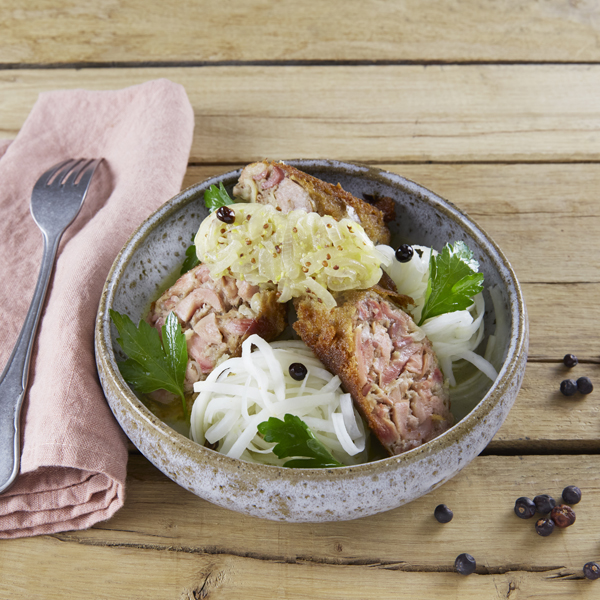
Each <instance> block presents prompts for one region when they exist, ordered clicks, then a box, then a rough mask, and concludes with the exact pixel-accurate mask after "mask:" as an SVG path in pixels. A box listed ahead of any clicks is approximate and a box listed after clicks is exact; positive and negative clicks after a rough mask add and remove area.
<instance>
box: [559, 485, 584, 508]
mask: <svg viewBox="0 0 600 600" xmlns="http://www.w3.org/2000/svg"><path fill="white" fill-rule="evenodd" d="M562 497H563V500H564V501H565V502H566V503H567V504H577V503H578V502H579V501H580V500H581V490H580V489H579V488H578V487H577V486H575V485H568V486H567V487H566V488H565V489H564V490H563V492H562Z"/></svg>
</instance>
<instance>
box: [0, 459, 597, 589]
mask: <svg viewBox="0 0 600 600" xmlns="http://www.w3.org/2000/svg"><path fill="white" fill-rule="evenodd" d="M594 465H595V457H590V456H568V457H553V458H552V459H549V458H548V457H540V456H527V457H479V458H477V459H475V461H473V462H472V463H471V464H470V465H468V466H467V467H466V468H465V469H464V470H463V471H462V472H461V473H460V474H459V475H457V476H456V477H455V478H454V479H452V480H451V481H450V482H448V483H447V484H445V485H444V486H443V487H442V488H440V489H438V490H436V491H435V492H432V493H431V494H429V495H427V496H425V497H423V498H420V499H419V500H416V501H414V502H412V503H411V504H408V505H406V506H404V507H400V508H398V509H395V510H393V511H390V512H387V513H384V514H381V515H376V516H373V517H368V518H365V519H360V520H356V521H349V522H345V523H323V524H286V523H275V522H270V521H261V520H258V519H254V518H251V517H245V516H243V515H239V514H237V513H232V512H229V511H226V510H225V509H222V508H219V507H216V506H213V505H211V504H209V503H207V502H205V501H203V500H201V499H199V498H197V497H195V496H193V495H192V494H190V493H189V492H187V491H185V490H183V489H182V488H180V487H178V486H177V485H175V484H174V483H173V482H171V481H170V480H168V479H167V478H166V477H165V476H163V475H162V474H161V473H159V472H158V471H157V470H156V469H154V467H152V466H151V465H150V464H149V463H147V461H146V460H145V459H143V458H142V457H134V458H132V460H131V463H130V466H129V473H130V477H129V480H128V497H127V501H126V504H125V507H124V508H123V509H122V510H121V511H119V512H118V513H117V515H116V516H115V517H113V518H112V519H111V520H110V521H108V522H106V523H102V524H99V525H98V526H96V527H94V528H92V529H91V530H88V531H83V532H69V533H64V534H57V535H55V536H45V537H41V538H37V539H25V540H15V541H12V542H10V543H3V544H2V545H0V559H1V560H0V597H2V598H4V597H6V598H11V599H17V598H25V597H28V598H30V597H31V595H38V596H41V597H44V598H48V599H49V600H51V599H53V598H58V597H59V594H64V592H65V590H64V588H63V586H62V585H61V583H62V582H63V581H65V580H67V581H69V593H70V594H71V595H72V596H73V597H84V595H85V592H86V590H87V591H88V592H89V590H90V589H93V590H94V593H93V597H94V598H104V597H108V596H107V595H106V596H105V595H102V594H103V593H104V594H108V593H110V597H111V598H144V599H152V598H165V597H170V598H202V597H209V598H210V597H215V598H219V599H226V598H236V597H238V598H239V597H241V596H244V597H248V598H257V599H262V598H272V597H273V594H274V593H276V595H277V597H282V598H306V597H315V598H357V599H358V598H372V597H373V590H377V596H378V597H379V596H381V597H382V598H390V599H391V598H401V599H408V598H416V597H418V598H432V599H433V598H434V597H438V598H439V597H440V596H439V594H441V593H443V594H444V595H443V597H448V598H449V597H460V598H461V599H462V598H467V599H470V598H473V599H475V598H477V599H481V598H496V597H501V598H505V597H507V594H508V592H509V591H511V593H510V598H523V599H524V598H532V597H540V598H553V597H574V596H576V597H578V598H579V597H581V598H594V597H596V596H594V594H596V593H597V589H596V587H597V586H596V587H593V584H592V583H591V582H588V581H584V580H582V575H581V568H582V566H583V564H584V563H585V562H587V561H589V560H594V559H597V558H598V556H597V553H598V544H597V540H596V532H595V524H596V515H597V513H598V510H599V509H600V506H599V505H598V502H599V500H598V498H599V497H598V490H599V486H600V476H599V475H598V474H597V469H596V468H595V466H594ZM567 484H579V485H580V487H581V488H582V491H583V499H582V501H581V503H580V504H579V505H577V506H576V507H575V509H576V513H577V520H576V522H575V524H574V525H573V526H572V527H571V528H569V529H566V530H562V531H558V532H556V531H555V532H554V533H553V534H552V536H550V537H548V538H540V537H539V536H538V535H537V534H536V533H535V532H534V530H533V520H529V521H524V520H521V519H518V518H517V517H516V516H515V515H514V513H513V506H514V501H515V499H516V498H517V497H518V496H521V495H528V496H533V495H535V494H537V493H544V492H545V493H549V494H552V495H555V496H556V497H559V496H560V493H561V491H562V489H563V487H564V486H565V485H567ZM441 502H444V503H446V504H448V506H450V507H451V508H453V510H454V519H453V520H452V521H451V522H450V523H448V524H446V525H441V524H439V523H437V521H435V519H434V518H433V509H434V507H435V506H436V505H437V504H439V503H441ZM461 552H469V553H470V554H472V555H473V556H474V557H475V558H476V560H477V562H478V569H477V575H473V576H471V577H468V578H464V577H462V576H459V575H456V574H454V573H453V572H452V569H453V564H454V559H455V557H456V556H457V555H458V554H460V553H461ZM24 565H35V573H36V576H35V577H31V575H30V573H29V572H27V571H26V570H24V569H23V566H24ZM74 573H76V574H77V576H76V577H73V574H74ZM341 582H343V584H342V583H341ZM25 590H26V591H25ZM26 594H29V595H26ZM186 594H187V595H186ZM194 594H196V595H194ZM202 594H204V595H202ZM436 594H437V596H436ZM535 594H541V595H539V596H535ZM562 594H564V595H562ZM569 594H571V595H572V596H569Z"/></svg>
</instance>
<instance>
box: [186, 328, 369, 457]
mask: <svg viewBox="0 0 600 600" xmlns="http://www.w3.org/2000/svg"><path fill="white" fill-rule="evenodd" d="M252 347H256V350H255V351H254V352H253V351H252ZM297 362H300V363H302V364H303V365H304V366H305V367H306V369H307V374H306V376H305V378H304V379H303V380H302V381H296V380H295V379H293V378H292V377H291V376H290V374H289V367H290V365H291V364H293V363H297ZM194 391H195V392H198V397H197V398H196V400H195V402H194V406H193V409H192V414H191V429H190V432H191V437H192V439H193V440H194V441H196V442H197V443H199V444H202V445H205V444H207V443H208V445H210V446H211V447H215V449H216V450H217V451H219V452H221V453H223V454H226V455H227V456H230V457H232V458H241V459H243V460H247V461H250V462H259V463H263V464H272V465H283V464H284V462H286V460H287V459H280V458H278V457H277V456H276V455H275V454H274V453H273V447H274V446H275V444H273V443H267V442H265V441H264V439H263V438H262V436H261V435H260V434H259V433H258V425H259V424H260V423H262V422H264V421H266V420H268V419H269V417H277V418H280V419H283V417H284V416H285V415H286V414H292V415H295V416H298V417H300V418H301V419H302V420H303V421H304V422H305V423H306V425H308V427H310V429H311V431H312V433H313V434H314V436H315V437H316V438H317V439H318V440H319V441H320V442H321V443H322V444H323V445H324V446H325V447H326V448H327V449H328V450H329V451H330V452H331V454H332V455H333V456H334V457H335V458H336V459H337V460H338V461H339V462H340V463H342V464H344V465H352V464H357V463H360V462H364V461H365V460H366V456H365V453H366V451H365V436H366V434H365V429H364V425H363V422H362V420H361V419H360V417H359V416H358V413H357V412H356V410H355V408H354V407H353V404H352V398H351V396H350V394H345V393H344V392H343V390H342V389H341V382H340V379H339V377H337V376H336V375H332V374H331V373H329V372H328V371H326V370H325V369H324V367H323V365H322V364H321V362H320V361H319V360H318V359H317V358H316V357H315V356H314V354H313V352H312V351H311V350H310V349H309V348H308V347H307V346H306V345H305V344H304V343H303V342H300V341H295V340H290V341H280V342H273V343H271V344H268V343H267V342H265V341H264V340H263V339H262V338H260V337H259V336H257V335H252V336H250V337H249V338H248V339H247V340H246V341H245V342H244V343H243V345H242V355H241V357H239V358H231V359H229V360H226V361H225V362H223V363H222V364H220V365H219V366H218V367H217V368H216V369H215V370H214V371H212V373H211V374H210V375H209V376H208V378H207V379H206V380H205V381H200V382H197V383H195V384H194Z"/></svg>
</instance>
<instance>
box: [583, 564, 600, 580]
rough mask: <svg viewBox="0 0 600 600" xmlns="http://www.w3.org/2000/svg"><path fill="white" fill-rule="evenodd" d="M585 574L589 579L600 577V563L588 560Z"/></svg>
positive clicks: (584, 569)
mask: <svg viewBox="0 0 600 600" xmlns="http://www.w3.org/2000/svg"><path fill="white" fill-rule="evenodd" d="M583 574H584V575H585V576H586V577H587V578H588V579H599V578H600V565H599V564H598V563H596V562H588V563H585V565H583Z"/></svg>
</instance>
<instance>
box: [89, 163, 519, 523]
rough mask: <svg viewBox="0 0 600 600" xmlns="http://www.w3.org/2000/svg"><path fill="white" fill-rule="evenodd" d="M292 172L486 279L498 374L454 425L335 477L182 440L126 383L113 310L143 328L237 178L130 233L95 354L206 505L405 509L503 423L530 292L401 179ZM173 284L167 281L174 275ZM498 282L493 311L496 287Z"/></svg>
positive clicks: (148, 443)
mask: <svg viewBox="0 0 600 600" xmlns="http://www.w3.org/2000/svg"><path fill="white" fill-rule="evenodd" d="M289 163H290V164H292V165H294V166H295V167H297V168H299V169H302V170H304V171H306V172H308V173H310V174H312V175H315V176H316V177H319V178H321V179H324V180H326V181H329V182H332V183H338V182H339V183H340V184H341V185H342V187H343V188H344V189H346V190H347V191H349V192H351V193H352V194H354V195H355V196H358V197H363V196H364V195H365V194H381V195H384V196H389V197H391V198H393V199H394V200H395V202H396V212H397V215H398V217H397V219H396V221H395V222H393V223H392V225H391V230H392V245H395V244H399V243H414V244H420V245H425V246H433V247H434V248H436V249H438V250H441V249H442V247H443V246H444V244H445V243H447V242H448V241H456V240H463V241H464V242H466V243H467V245H468V246H469V247H470V248H471V249H472V250H473V252H474V254H475V258H476V259H477V260H478V261H479V264H480V269H481V271H482V272H483V273H484V274H485V286H486V291H485V292H484V295H485V299H486V307H487V308H486V316H485V328H486V335H487V334H490V333H493V334H494V335H495V336H496V344H495V350H494V352H493V354H492V358H491V362H492V363H493V364H494V366H495V367H496V370H497V371H498V373H499V375H498V378H497V379H496V381H494V382H493V383H492V382H490V380H489V379H487V378H486V377H485V376H483V375H481V376H479V377H476V378H475V379H474V380H473V381H472V383H471V385H470V386H468V388H466V389H465V390H464V392H463V393H461V394H460V397H458V398H457V397H455V396H453V397H452V407H453V412H454V414H455V417H456V419H457V423H456V424H455V425H454V427H452V428H451V429H450V430H448V431H447V432H446V433H444V434H443V435H441V436H440V437H438V438H436V439H435V440H433V441H431V442H428V443H427V444H424V445H423V446H421V447H419V448H416V449H414V450H411V451H409V452H406V453H405V454H401V455H399V456H395V457H391V458H385V459H382V460H378V461H375V462H370V463H367V464H363V465H359V466H353V467H343V468H339V469H326V470H324V469H286V468H283V467H273V466H265V465H257V464H252V463H248V462H245V461H242V460H238V459H232V458H228V457H226V456H224V455H221V454H219V453H217V452H214V451H212V450H209V449H207V448H204V447H201V446H199V445H197V444H195V443H194V442H192V441H191V440H190V439H188V438H186V437H185V436H184V435H181V434H180V433H178V432H177V431H175V430H174V429H172V428H171V427H169V426H168V425H166V424H165V423H164V422H162V421H161V420H160V419H158V418H157V417H156V416H155V415H154V414H152V413H151V412H150V411H149V410H148V409H147V408H146V407H145V405H144V404H143V403H142V402H141V401H140V400H139V399H138V398H137V397H136V395H135V394H134V393H133V392H132V391H131V389H130V388H129V387H128V386H127V384H126V383H125V381H124V380H123V378H122V377H121V375H120V373H119V370H118V367H117V359H118V360H122V359H123V358H124V357H123V355H122V354H121V352H120V349H119V347H118V345H117V343H116V341H115V340H116V337H117V333H116V330H115V328H114V326H112V325H111V322H110V318H109V314H108V311H109V309H110V308H114V309H115V310H117V311H119V312H121V313H127V314H128V315H129V316H130V317H131V318H132V319H133V320H134V322H136V323H137V321H138V320H140V319H141V318H142V317H143V316H144V314H145V313H146V312H147V310H148V307H149V303H150V301H151V300H152V299H154V298H156V297H157V295H158V293H159V292H160V291H161V290H162V289H164V286H165V281H166V280H167V279H168V278H169V277H171V278H172V276H173V273H175V272H177V271H178V270H179V268H180V266H181V263H182V261H183V258H184V252H185V249H186V248H187V246H188V245H189V244H190V241H191V239H192V235H193V234H194V233H195V232H196V230H197V228H198V226H199V223H200V222H201V220H202V219H203V218H204V217H205V216H206V214H207V211H206V209H205V208H204V202H203V195H204V191H205V190H206V189H207V188H208V187H210V186H211V185H212V184H216V185H218V184H219V183H221V182H222V183H223V184H224V185H225V187H226V188H227V189H228V191H229V192H230V193H231V189H232V188H233V185H234V184H235V183H236V181H237V179H238V177H239V174H240V171H239V170H238V171H233V172H230V173H226V174H224V175H220V176H218V177H213V178H212V179H209V180H208V181H204V182H202V183H198V184H196V185H193V186H192V187H190V188H189V189H187V190H185V191H183V192H181V193H180V194H178V195H177V196H175V197H174V198H172V199H171V200H169V201H168V202H167V203H166V204H164V205H163V206H162V207H161V208H160V209H159V210H157V211H156V212H155V213H154V214H153V215H152V216H150V217H149V218H148V219H147V220H146V221H145V222H144V223H142V224H141V225H140V227H139V228H138V229H137V231H136V232H135V233H134V234H133V235H132V236H131V238H130V239H129V241H128V242H127V243H126V244H125V246H124V247H123V249H122V250H121V252H120V254H119V256H118V257H117V258H116V260H115V262H114V264H113V266H112V269H111V271H110V274H109V276H108V279H107V281H106V285H105V287H104V291H103V294H102V298H101V302H100V307H99V311H98V316H97V323H96V358H97V364H98V372H99V374H100V380H101V382H102V386H103V388H104V392H105V394H106V398H107V400H108V403H109V404H110V407H111V409H112V411H113V413H114V415H115V417H116V418H117V420H118V421H119V423H120V425H121V427H122V428H123V429H124V431H125V433H126V434H127V435H128V436H129V438H130V439H131V441H132V442H133V443H134V444H135V445H136V446H137V447H138V448H139V449H140V451H141V452H142V453H143V454H144V455H145V456H146V457H147V458H148V459H149V460H150V461H151V462H152V463H153V464H154V465H156V466H157V467H158V468H159V469H160V470H161V471H162V472H163V473H165V474H166V475H167V476H168V477H170V478H171V479H172V480H173V481H175V482H176V483H178V484H179V485H181V486H182V487H184V488H186V489H188V490H189V491H191V492H193V493H194V494H197V495H198V496H200V497H201V498H204V499H206V500H208V501H210V502H213V503H215V504H217V505H219V506H223V507H226V508H229V509H232V510H235V511H239V512H242V513H246V514H249V515H254V516H256V517H262V518H266V519H272V520H280V521H293V522H302V521H304V522H320V521H338V520H346V519H355V518H358V517H364V516H367V515H372V514H375V513H379V512H382V511H386V510H389V509H392V508H395V507H398V506H400V505H402V504H405V503H407V502H410V501H411V500H414V499H416V498H418V497H420V496H422V495H424V494H427V493H428V492H430V491H431V490H433V489H435V488H437V487H438V486H440V485H442V484H443V483H444V482H445V481H448V480H449V479H450V478H451V477H453V476H454V475H456V474H457V473H458V472H459V471H460V470H461V469H462V468H463V467H465V466H466V465H467V464H468V463H469V462H470V461H471V460H472V459H473V458H475V457H476V456H477V455H478V454H479V453H480V452H481V451H482V450H483V449H484V448H485V446H486V445H487V444H488V442H489V441H490V440H491V439H492V437H493V436H494V434H495V433H496V431H497V430H498V429H499V427H500V425H501V424H502V422H503V421H504V419H505V418H506V415H507V414H508V411H509V410H510V408H511V406H512V404H513V402H514V400H515V398H516V396H517V393H518V391H519V388H520V385H521V381H522V378H523V373H524V370H525V363H526V359H527V343H528V326H527V316H526V309H525V304H524V302H523V295H522V293H521V290H520V288H519V284H518V282H517V279H516V277H515V274H514V272H513V270H512V268H511V266H510V264H509V263H508V261H507V260H506V257H505V256H504V254H503V253H502V251H501V250H500V249H499V248H498V246H497V245H496V244H495V243H494V242H493V241H492V240H491V239H490V237H489V236H488V235H487V234H486V233H485V232H484V231H483V230H482V229H481V228H480V227H479V226H478V225H476V224H475V223H474V222H473V221H472V220H471V219H470V218H469V217H467V216H466V215H465V214H464V213H462V212H461V211H460V210H458V209H457V208H456V207H455V206H453V205H452V204H451V203H449V202H447V201H445V200H443V199H442V198H440V197H439V196H437V195H435V194H434V193H432V192H430V191H428V190H426V189H425V188H423V187H421V186H419V185H417V184H415V183H413V182H411V181H408V180H406V179H404V178H402V177H400V176H399V175H395V174H392V173H388V172H385V171H381V170H379V169H375V168H372V167H367V166H362V165H356V164H348V163H342V162H337V161H325V160H296V161H289ZM171 281H172V279H171ZM492 286H494V287H495V289H496V290H497V292H498V293H497V294H496V296H497V298H496V301H495V302H494V303H492V299H491V297H490V294H489V289H490V288H491V287H492Z"/></svg>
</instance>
